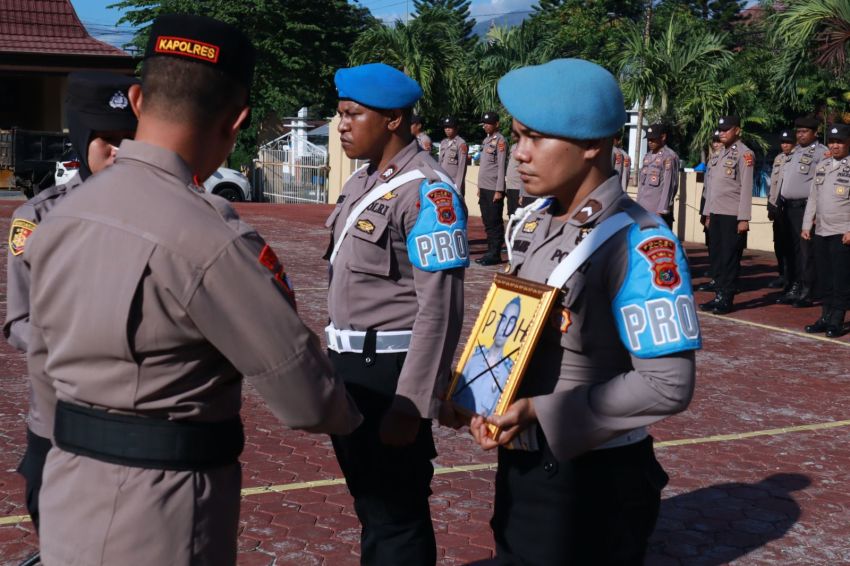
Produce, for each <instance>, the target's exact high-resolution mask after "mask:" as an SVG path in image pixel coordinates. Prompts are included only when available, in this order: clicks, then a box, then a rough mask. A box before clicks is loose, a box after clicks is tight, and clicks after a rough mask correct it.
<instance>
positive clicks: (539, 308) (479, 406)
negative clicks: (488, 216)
mask: <svg viewBox="0 0 850 566" xmlns="http://www.w3.org/2000/svg"><path fill="white" fill-rule="evenodd" d="M558 292H559V290H558V289H556V288H554V287H550V286H548V285H543V284H541V283H536V282H534V281H528V280H526V279H521V278H519V277H514V276H511V275H504V274H501V273H499V274H496V276H495V278H494V280H493V284H492V285H491V286H490V290H489V291H488V292H487V297H486V298H485V299H484V303H483V304H482V305H481V311H480V312H479V313H478V318H477V319H476V321H475V326H473V328H472V334H471V335H470V337H469V340H468V341H467V342H466V346H465V347H464V349H463V354H462V355H461V357H460V361H459V362H458V365H457V368H456V369H455V372H454V376H453V379H452V383H451V385H450V386H449V390H448V393H447V394H446V399H448V400H450V401H452V403H453V404H454V405H455V407H456V408H457V409H458V411H459V412H461V413H463V414H465V415H467V416H470V417H471V416H473V415H481V416H485V417H486V416H490V415H501V414H503V413H504V412H505V410H506V409H507V408H508V407H509V406H510V404H511V403H512V402H513V400H514V397H515V396H516V392H517V388H518V387H519V384H520V381H521V380H522V376H523V374H524V373H525V369H526V367H527V366H528V361H529V359H530V357H531V353H532V351H533V350H534V346H535V344H536V343H537V340H538V339H539V338H540V333H541V331H542V330H543V326H544V324H546V321H547V320H548V318H549V314H550V311H551V310H552V305H553V303H554V302H555V298H556V297H557V295H558ZM491 433H492V434H493V435H494V437H495V436H496V435H497V434H498V431H497V430H495V428H494V427H493V428H491Z"/></svg>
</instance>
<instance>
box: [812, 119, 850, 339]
mask: <svg viewBox="0 0 850 566" xmlns="http://www.w3.org/2000/svg"><path fill="white" fill-rule="evenodd" d="M827 140H828V142H829V150H830V153H831V157H830V158H827V159H823V160H821V162H820V164H819V165H818V169H817V172H816V173H815V180H814V183H812V190H811V192H810V193H809V200H808V202H807V204H806V211H805V214H804V216H803V231H802V233H801V234H800V235H801V237H802V238H803V239H804V240H806V241H810V240H813V241H814V250H815V264H816V265H817V269H818V281H819V282H820V284H821V285H822V286H823V307H822V313H821V316H820V318H819V319H818V320H817V321H816V322H815V323H814V324H810V325H808V326H806V332H808V333H815V332H826V336H827V337H828V338H837V337H839V336H841V335H842V334H844V332H845V330H844V316H845V314H846V313H847V311H848V310H850V126H848V125H847V124H833V125H832V126H830V127H829V128H828V129H827ZM812 228H814V230H812ZM812 232H814V233H812Z"/></svg>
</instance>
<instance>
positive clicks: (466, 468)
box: [0, 420, 850, 527]
mask: <svg viewBox="0 0 850 566" xmlns="http://www.w3.org/2000/svg"><path fill="white" fill-rule="evenodd" d="M845 426H850V420H846V421H830V422H826V423H815V424H808V425H799V426H787V427H782V428H771V429H767V430H754V431H752V432H741V433H736V434H717V435H714V436H704V437H702V438H682V439H679V440H665V441H664V442H656V443H655V447H656V448H671V447H675V446H689V445H694V444H707V443H710V442H727V441H731V440H745V439H747V438H755V437H758V436H778V435H781V434H790V433H794V432H810V431H816V430H828V429H832V428H841V427H845ZM495 469H496V464H495V463H493V464H465V465H462V466H447V467H444V468H436V469H435V470H434V474H435V475H445V474H458V473H468V472H479V471H482V470H495ZM344 484H345V479H343V478H333V479H329V480H314V481H305V482H297V483H287V484H281V485H267V486H260V487H249V488H245V489H243V490H242V497H250V496H252V495H262V494H265V493H284V492H287V491H297V490H301V489H312V488H314V487H325V486H329V485H344ZM29 520H30V518H29V515H10V516H8V517H0V527H2V526H4V525H19V524H21V523H27V522H29Z"/></svg>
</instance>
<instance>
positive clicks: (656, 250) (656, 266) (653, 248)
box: [638, 238, 682, 291]
mask: <svg viewBox="0 0 850 566" xmlns="http://www.w3.org/2000/svg"><path fill="white" fill-rule="evenodd" d="M638 251H639V252H640V253H641V254H643V256H644V257H645V258H646V260H647V261H648V262H649V264H650V269H651V270H652V273H653V278H652V283H653V285H655V286H656V287H658V288H659V289H668V290H671V291H672V290H674V289H675V288H676V287H678V286H679V284H680V283H681V282H682V278H681V277H680V276H679V266H678V265H677V264H676V244H675V243H674V242H673V241H672V240H668V239H667V238H652V239H650V240H647V241H645V242H642V243H641V244H640V245H639V246H638Z"/></svg>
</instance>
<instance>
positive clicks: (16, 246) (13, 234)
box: [9, 218, 36, 255]
mask: <svg viewBox="0 0 850 566" xmlns="http://www.w3.org/2000/svg"><path fill="white" fill-rule="evenodd" d="M35 227H36V224H35V223H33V222H30V221H29V220H23V219H21V218H16V219H15V220H14V221H13V222H12V227H11V229H10V230H9V251H10V252H12V255H21V254H22V253H24V244H26V242H27V238H29V237H30V236H31V235H32V233H33V231H34V230H35Z"/></svg>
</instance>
